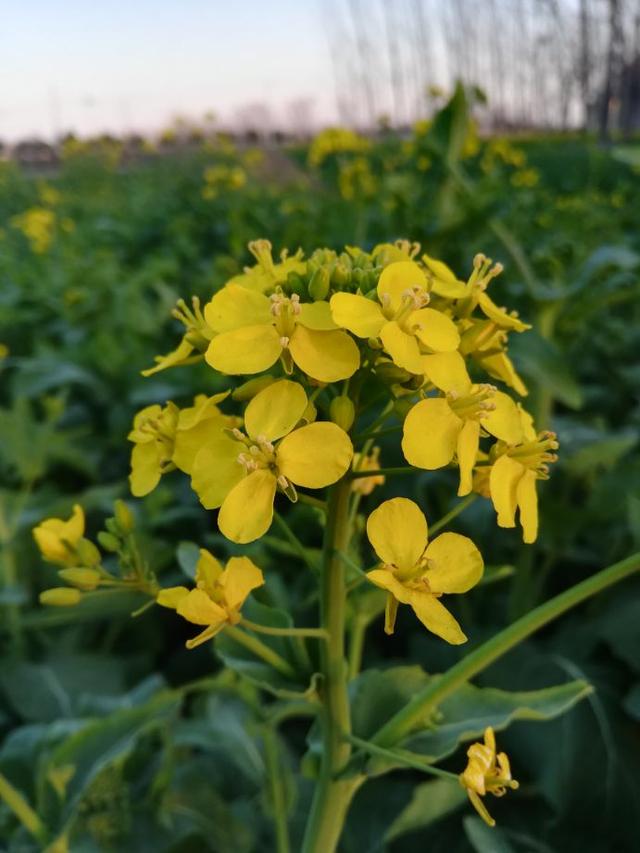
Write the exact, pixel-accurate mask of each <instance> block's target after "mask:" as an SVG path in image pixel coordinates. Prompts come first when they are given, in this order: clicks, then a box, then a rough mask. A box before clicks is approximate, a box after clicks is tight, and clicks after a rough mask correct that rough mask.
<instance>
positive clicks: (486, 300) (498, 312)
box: [478, 291, 531, 332]
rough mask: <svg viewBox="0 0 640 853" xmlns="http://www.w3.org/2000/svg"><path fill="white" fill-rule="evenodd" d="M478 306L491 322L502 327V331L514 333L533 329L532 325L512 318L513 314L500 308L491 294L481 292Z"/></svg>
mask: <svg viewBox="0 0 640 853" xmlns="http://www.w3.org/2000/svg"><path fill="white" fill-rule="evenodd" d="M478 304H479V306H480V308H481V310H482V313H483V314H485V315H486V316H487V317H488V318H489V319H490V320H493V322H494V323H495V324H496V326H500V328H501V329H512V330H513V331H514V332H524V331H526V330H527V329H530V328H531V326H530V325H528V324H527V323H523V322H522V320H519V319H518V318H517V317H512V316H511V314H507V312H506V311H505V310H504V308H498V306H497V305H496V304H495V302H494V301H493V300H492V299H491V297H490V296H489V294H488V293H485V292H484V291H481V292H480V294H479V296H478Z"/></svg>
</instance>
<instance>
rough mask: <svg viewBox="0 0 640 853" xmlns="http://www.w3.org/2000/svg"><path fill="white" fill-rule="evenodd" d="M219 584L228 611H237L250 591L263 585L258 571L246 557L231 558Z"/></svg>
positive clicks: (262, 578)
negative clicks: (222, 590)
mask: <svg viewBox="0 0 640 853" xmlns="http://www.w3.org/2000/svg"><path fill="white" fill-rule="evenodd" d="M220 584H221V585H222V587H223V588H224V600H225V603H226V605H227V607H228V608H229V610H239V609H240V607H242V605H243V604H244V600H245V598H246V597H247V596H248V595H249V593H250V592H251V590H253V589H256V588H257V587H259V586H262V585H263V584H264V577H263V574H262V572H261V571H260V569H259V568H258V567H257V566H256V565H255V563H253V562H251V560H250V559H249V558H248V557H231V559H230V560H229V562H228V563H227V567H226V569H225V570H224V572H223V573H222V577H221V578H220Z"/></svg>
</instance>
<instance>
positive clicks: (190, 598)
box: [156, 548, 264, 649]
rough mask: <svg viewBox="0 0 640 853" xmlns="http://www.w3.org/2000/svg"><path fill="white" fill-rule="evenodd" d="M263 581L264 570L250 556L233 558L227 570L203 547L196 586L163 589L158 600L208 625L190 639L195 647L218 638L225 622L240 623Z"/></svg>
mask: <svg viewBox="0 0 640 853" xmlns="http://www.w3.org/2000/svg"><path fill="white" fill-rule="evenodd" d="M263 584H264V577H263V575H262V572H261V571H260V569H259V568H258V567H257V566H256V565H255V564H254V563H252V562H251V560H250V559H249V558H248V557H231V559H230V560H229V561H228V562H227V565H226V567H225V568H224V569H223V568H222V566H221V565H220V563H219V562H218V560H216V558H215V557H214V556H213V554H211V553H209V551H206V550H205V549H204V548H201V549H200V559H199V560H198V564H197V566H196V588H195V589H192V590H189V589H187V588H186V587H184V586H174V587H170V588H168V589H162V590H160V592H159V593H158V595H157V598H156V601H157V602H158V604H160V605H162V606H163V607H169V608H171V609H172V610H176V611H177V613H178V614H179V615H180V616H182V617H184V618H185V619H186V620H187V621H188V622H193V623H194V624H195V625H205V626H206V627H205V629H204V631H202V632H201V633H200V634H198V635H197V636H196V637H194V638H193V639H191V640H187V643H186V645H187V648H188V649H193V648H195V647H196V646H199V645H200V644H201V643H205V642H206V641H207V640H210V639H211V638H212V637H215V635H216V634H218V633H219V632H220V631H222V629H223V628H224V627H225V625H236V624H237V623H238V622H239V621H240V619H241V615H240V608H241V607H242V605H243V604H244V602H245V600H246V598H247V596H248V595H249V593H250V592H251V591H252V590H254V589H256V588H257V587H259V586H262V585H263Z"/></svg>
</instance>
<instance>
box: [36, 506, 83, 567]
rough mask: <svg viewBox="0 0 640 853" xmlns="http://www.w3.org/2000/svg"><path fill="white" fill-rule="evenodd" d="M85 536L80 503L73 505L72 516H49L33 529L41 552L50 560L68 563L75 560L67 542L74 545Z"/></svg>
mask: <svg viewBox="0 0 640 853" xmlns="http://www.w3.org/2000/svg"><path fill="white" fill-rule="evenodd" d="M83 536H84V511H83V509H82V507H81V506H80V505H79V504H74V505H73V511H72V513H71V516H70V517H69V518H68V519H67V520H66V521H65V520H64V519H62V518H47V519H46V520H45V521H43V522H42V523H41V524H39V525H38V526H37V527H35V528H34V530H33V537H34V539H35V541H36V544H37V546H38V548H39V550H40V553H41V554H42V556H43V557H44V558H45V560H49V561H50V562H53V563H56V562H61V563H65V564H66V563H68V562H69V561H70V560H74V559H75V557H74V555H73V553H72V552H71V551H70V550H69V548H68V547H67V545H66V544H65V543H69V545H70V546H71V547H73V546H74V545H75V544H76V543H77V542H78V540H79V539H81V538H82V537H83Z"/></svg>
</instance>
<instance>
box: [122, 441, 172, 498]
mask: <svg viewBox="0 0 640 853" xmlns="http://www.w3.org/2000/svg"><path fill="white" fill-rule="evenodd" d="M163 455H164V450H163V449H162V447H160V446H159V445H158V444H157V442H155V441H154V442H152V443H150V444H136V445H135V447H134V448H133V450H132V451H131V473H130V474H129V485H130V487H131V494H132V495H135V496H136V497H137V498H142V497H144V496H145V495H148V494H149V492H152V491H153V490H154V489H155V487H156V486H157V485H158V483H159V482H160V477H161V474H162V471H161V468H160V463H161V461H162V457H163Z"/></svg>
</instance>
